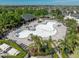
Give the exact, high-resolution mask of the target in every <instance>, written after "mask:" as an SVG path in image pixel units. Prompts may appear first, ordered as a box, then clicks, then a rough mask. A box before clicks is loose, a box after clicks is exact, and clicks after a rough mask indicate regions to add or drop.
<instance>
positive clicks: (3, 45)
mask: <svg viewBox="0 0 79 59" xmlns="http://www.w3.org/2000/svg"><path fill="white" fill-rule="evenodd" d="M8 48H10V46H9V45H7V44H5V43H4V44H2V45H0V49H1V50H2V51H6V50H7V49H8Z"/></svg>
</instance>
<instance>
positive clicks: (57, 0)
mask: <svg viewBox="0 0 79 59" xmlns="http://www.w3.org/2000/svg"><path fill="white" fill-rule="evenodd" d="M0 5H79V0H0Z"/></svg>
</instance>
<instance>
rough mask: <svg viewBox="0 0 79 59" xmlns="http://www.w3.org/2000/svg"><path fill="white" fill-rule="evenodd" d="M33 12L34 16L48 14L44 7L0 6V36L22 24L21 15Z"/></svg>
mask: <svg viewBox="0 0 79 59" xmlns="http://www.w3.org/2000/svg"><path fill="white" fill-rule="evenodd" d="M23 14H33V15H35V16H44V15H47V14H48V11H47V10H46V9H40V8H30V7H28V8H27V7H17V8H12V7H7V8H5V7H1V8H0V38H2V37H3V36H5V35H6V32H8V31H9V30H11V29H12V28H16V27H18V26H21V25H22V21H23V20H22V19H21V15H23Z"/></svg>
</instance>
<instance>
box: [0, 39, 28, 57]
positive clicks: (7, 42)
mask: <svg viewBox="0 0 79 59" xmlns="http://www.w3.org/2000/svg"><path fill="white" fill-rule="evenodd" d="M3 43H6V44H8V45H10V46H11V47H13V48H15V49H17V50H19V51H20V54H18V55H17V56H5V57H7V58H23V57H24V56H25V55H26V54H27V52H26V51H25V50H23V49H22V48H21V47H20V46H19V45H18V44H16V43H15V42H12V41H9V40H0V44H3Z"/></svg>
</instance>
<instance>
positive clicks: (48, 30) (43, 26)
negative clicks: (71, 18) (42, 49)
mask: <svg viewBox="0 0 79 59" xmlns="http://www.w3.org/2000/svg"><path fill="white" fill-rule="evenodd" d="M34 25H36V26H35V29H36V30H35V31H34V30H28V28H26V27H27V26H28V27H31V26H32V27H34ZM58 25H60V26H58ZM32 27H31V28H32ZM66 31H67V27H66V26H64V25H63V24H62V23H60V22H57V21H55V20H44V21H43V22H41V23H38V21H33V22H31V23H29V25H23V26H21V27H20V28H18V29H16V30H14V31H12V32H10V33H9V34H8V35H7V38H8V39H10V40H13V41H16V43H18V44H21V43H23V44H25V45H27V46H29V45H30V44H32V43H34V42H33V41H29V40H28V39H29V38H30V37H29V35H30V34H33V35H38V36H41V37H43V39H44V40H48V39H49V36H51V37H52V40H60V39H64V38H65V36H66ZM16 35H19V36H18V37H17V36H16Z"/></svg>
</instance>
